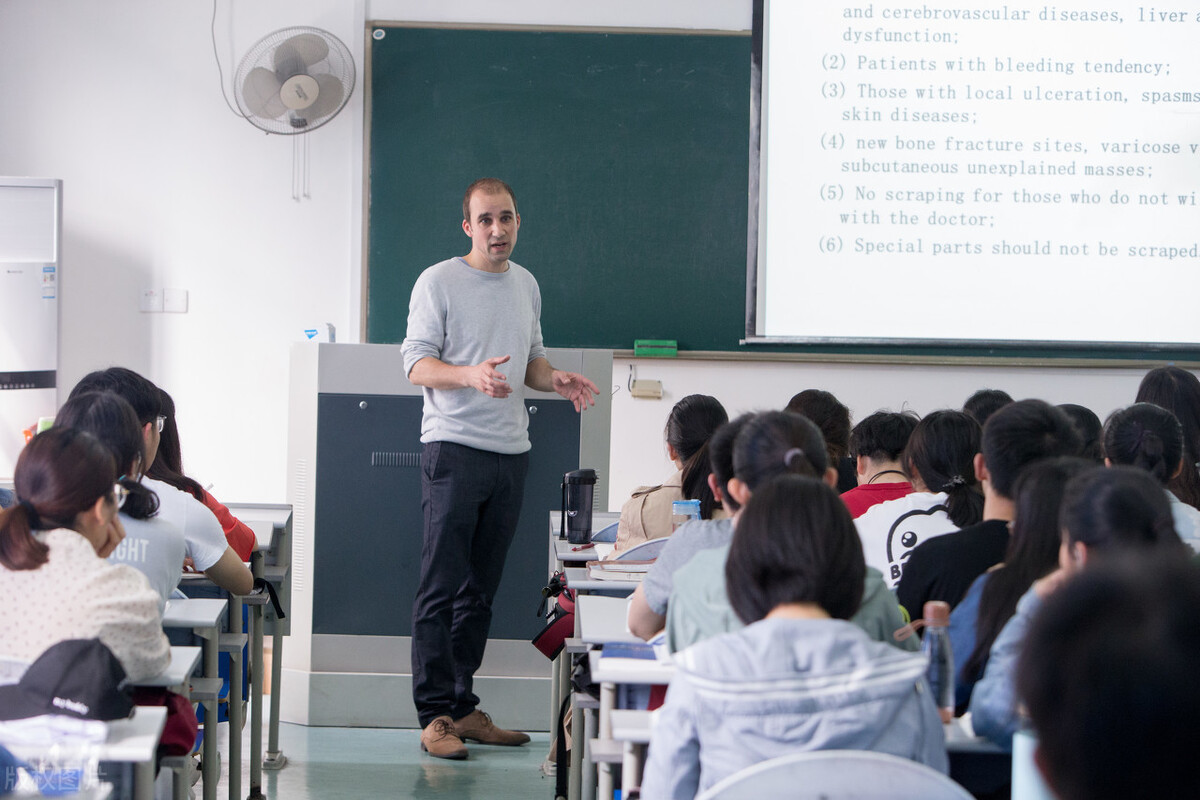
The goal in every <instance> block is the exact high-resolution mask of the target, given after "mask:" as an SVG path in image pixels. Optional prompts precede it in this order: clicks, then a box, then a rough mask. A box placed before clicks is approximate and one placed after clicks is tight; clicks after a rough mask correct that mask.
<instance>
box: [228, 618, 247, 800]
mask: <svg viewBox="0 0 1200 800" xmlns="http://www.w3.org/2000/svg"><path fill="white" fill-rule="evenodd" d="M229 630H230V632H232V633H234V634H238V633H241V632H242V601H241V598H239V597H237V596H236V595H231V596H230V598H229ZM244 655H245V654H244V653H243V652H240V651H239V652H237V653H230V654H229V800H241V798H242V669H243V667H245V666H246V665H245V663H244V660H243V659H244Z"/></svg>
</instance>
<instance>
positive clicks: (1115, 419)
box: [1104, 403, 1200, 551]
mask: <svg viewBox="0 0 1200 800" xmlns="http://www.w3.org/2000/svg"><path fill="white" fill-rule="evenodd" d="M1104 463H1105V464H1108V465H1112V464H1127V465H1129V466H1131V467H1138V468H1139V469H1144V470H1146V471H1147V472H1149V473H1150V474H1151V475H1153V476H1154V477H1155V478H1156V479H1157V480H1158V482H1159V483H1161V484H1162V485H1163V487H1164V488H1165V487H1166V486H1167V485H1168V484H1169V483H1170V482H1171V480H1172V479H1173V478H1174V477H1175V476H1177V475H1178V474H1179V473H1180V472H1181V471H1183V470H1184V469H1185V468H1186V466H1187V465H1186V464H1185V462H1184V457H1183V427H1182V426H1181V425H1180V424H1179V420H1177V419H1175V415H1174V414H1172V413H1171V412H1170V411H1167V410H1166V409H1165V408H1162V407H1160V406H1156V405H1154V404H1153V403H1134V404H1133V405H1131V406H1129V408H1123V409H1120V410H1119V411H1114V412H1113V414H1112V416H1110V417H1109V418H1108V423H1107V424H1106V425H1105V426H1104ZM1167 500H1169V501H1170V503H1171V517H1172V519H1174V521H1175V532H1176V533H1178V534H1179V538H1180V539H1182V540H1183V543H1184V544H1186V545H1187V546H1188V547H1190V548H1192V550H1193V551H1195V550H1200V511H1198V510H1196V509H1195V508H1193V507H1192V506H1189V505H1188V504H1187V503H1184V502H1183V501H1182V500H1180V499H1179V498H1178V497H1176V496H1175V495H1173V494H1171V492H1170V491H1168V492H1167Z"/></svg>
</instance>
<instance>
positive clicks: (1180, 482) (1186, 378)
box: [1134, 366, 1200, 509]
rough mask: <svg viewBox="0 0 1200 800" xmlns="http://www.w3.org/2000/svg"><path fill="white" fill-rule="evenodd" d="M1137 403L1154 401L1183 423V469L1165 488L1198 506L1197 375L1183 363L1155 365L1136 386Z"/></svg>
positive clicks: (1199, 418) (1199, 395) (1199, 437)
mask: <svg viewBox="0 0 1200 800" xmlns="http://www.w3.org/2000/svg"><path fill="white" fill-rule="evenodd" d="M1134 399H1135V400H1136V401H1137V402H1139V403H1154V405H1156V406H1162V407H1163V408H1165V409H1166V410H1167V411H1170V412H1171V413H1172V414H1174V415H1175V419H1177V420H1179V424H1180V425H1182V426H1183V469H1181V470H1180V471H1179V474H1178V475H1176V476H1174V477H1172V478H1171V480H1170V481H1169V482H1168V483H1167V488H1168V489H1170V490H1171V492H1172V493H1174V495H1175V496H1176V497H1178V498H1179V499H1180V500H1182V501H1183V502H1185V503H1187V504H1188V505H1189V506H1192V507H1193V508H1198V509H1200V463H1197V462H1200V379H1197V378H1196V375H1195V374H1194V373H1192V372H1188V371H1187V370H1186V369H1183V368H1182V367H1175V366H1170V367H1158V368H1157V369H1152V370H1150V371H1149V372H1147V373H1146V375H1145V377H1144V378H1142V383H1141V385H1140V386H1138V391H1137V397H1136V398H1134Z"/></svg>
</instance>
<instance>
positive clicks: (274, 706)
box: [258, 620, 287, 781]
mask: <svg viewBox="0 0 1200 800" xmlns="http://www.w3.org/2000/svg"><path fill="white" fill-rule="evenodd" d="M260 622H261V620H260ZM278 628H279V626H278V620H277V621H276V629H275V631H274V632H272V633H271V720H270V727H269V728H268V729H267V757H266V759H264V760H263V762H262V765H263V767H264V768H266V769H283V768H284V767H285V766H286V765H287V756H285V755H284V754H283V753H281V752H280V750H279V704H280V698H281V697H282V696H283V689H282V688H281V687H282V686H283V633H281V632H280V631H279V629H278ZM261 635H262V631H261V629H260V630H259V636H261ZM260 647H261V643H260ZM258 696H259V698H260V702H261V698H262V692H261V691H259V694H258ZM261 779H262V776H261V775H260V776H259V780H260V781H261Z"/></svg>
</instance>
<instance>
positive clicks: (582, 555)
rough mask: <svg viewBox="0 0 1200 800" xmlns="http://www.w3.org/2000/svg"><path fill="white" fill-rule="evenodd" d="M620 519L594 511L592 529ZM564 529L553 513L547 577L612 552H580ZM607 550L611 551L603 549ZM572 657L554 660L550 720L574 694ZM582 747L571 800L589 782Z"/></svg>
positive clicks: (578, 729)
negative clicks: (582, 773)
mask: <svg viewBox="0 0 1200 800" xmlns="http://www.w3.org/2000/svg"><path fill="white" fill-rule="evenodd" d="M620 518H621V515H620V513H618V512H609V511H594V512H593V513H592V530H594V531H596V530H600V529H601V528H604V527H606V526H608V525H611V524H612V523H614V522H616V521H618V520H619V519H620ZM561 530H562V512H561V511H551V512H550V527H549V531H550V541H549V558H548V564H549V567H548V574H554V573H555V572H557V571H558V570H560V569H563V568H564V567H566V566H568V565H570V566H572V567H580V568H582V567H584V566H585V564H586V562H588V561H597V560H599V559H601V558H603V557H604V555H605V554H606V553H607V552H611V548H612V545H611V544H609V545H603V544H602V545H601V552H598V551H597V549H596V547H594V546H593V547H584V548H583V549H582V550H580V549H577V547H578V545H573V544H571V543H570V542H568V541H567V540H566V539H561V538H559V534H560V532H561ZM604 548H608V550H604ZM575 619H576V626H575V635H576V636H577V637H578V635H579V624H578V620H579V615H578V614H576V616H575ZM570 664H571V657H570V655H568V654H567V652H566V651H565V650H564V651H563V653H561V654H560V655H559V657H558V658H557V659H556V661H555V667H554V670H553V671H552V673H551V676H552V677H551V682H550V719H551V720H556V719H557V718H558V717H557V714H558V709H559V707H560V706H561V705H562V701H563V698H564V697H566V696H567V694H568V693H569V692H570V691H571V674H570V672H571V667H570ZM578 711H579V709H576V713H575V717H574V719H575V722H574V723H573V724H572V726H571V728H572V735H573V736H574V737H575V738H574V741H576V742H579V741H584V740H583V739H581V738H580V737H581V736H582V735H583V729H584V719H583V718H584V716H585V715H584V714H580V713H578ZM582 752H583V748H582V747H577V748H575V749H573V750H572V754H571V781H570V791H569V795H570V798H569V800H580V798H581V794H580V787H581V786H583V785H586V784H587V783H588V782H586V781H581V780H580V770H581V769H583V760H582V755H581V754H582ZM584 800H590V797H584Z"/></svg>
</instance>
